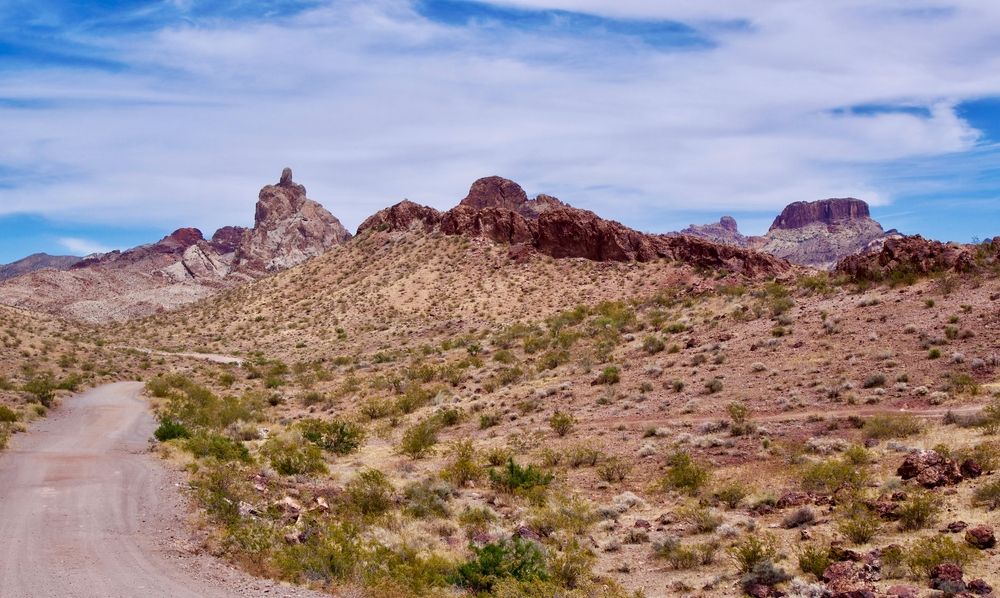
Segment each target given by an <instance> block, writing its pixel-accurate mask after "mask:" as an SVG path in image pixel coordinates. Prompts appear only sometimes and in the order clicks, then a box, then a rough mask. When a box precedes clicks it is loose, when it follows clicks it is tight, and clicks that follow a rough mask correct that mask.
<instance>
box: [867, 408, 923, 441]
mask: <svg viewBox="0 0 1000 598" xmlns="http://www.w3.org/2000/svg"><path fill="white" fill-rule="evenodd" d="M923 429H924V427H923V425H922V424H921V423H920V420H918V419H917V418H915V417H913V416H912V415H901V414H891V415H873V416H872V417H869V418H868V419H867V420H865V425H864V427H863V428H862V430H861V431H862V433H863V434H864V437H865V438H870V439H875V440H887V439H891V438H908V437H910V436H915V435H917V434H920V433H921V432H923Z"/></svg>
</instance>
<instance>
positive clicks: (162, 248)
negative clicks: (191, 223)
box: [153, 228, 205, 253]
mask: <svg viewBox="0 0 1000 598" xmlns="http://www.w3.org/2000/svg"><path fill="white" fill-rule="evenodd" d="M204 240H205V237H204V236H203V235H202V234H201V231H200V230H198V229H197V228H179V229H177V230H175V231H174V232H172V233H170V234H169V235H167V236H166V237H163V239H161V240H160V241H159V242H157V243H156V244H155V245H154V246H153V247H155V248H156V250H157V251H159V252H160V253H183V252H184V250H185V249H187V248H188V247H191V246H192V245H195V244H197V243H198V242H199V241H204Z"/></svg>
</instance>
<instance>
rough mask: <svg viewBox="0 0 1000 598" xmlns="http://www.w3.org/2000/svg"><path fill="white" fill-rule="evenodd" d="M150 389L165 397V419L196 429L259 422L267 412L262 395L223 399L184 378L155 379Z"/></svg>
mask: <svg viewBox="0 0 1000 598" xmlns="http://www.w3.org/2000/svg"><path fill="white" fill-rule="evenodd" d="M154 382H155V384H154ZM150 385H153V386H154V388H155V389H156V391H157V392H161V393H164V394H163V396H162V397H160V398H165V399H166V401H165V403H164V405H163V408H162V409H161V411H162V413H161V416H163V417H169V418H171V419H173V420H174V421H178V422H181V423H183V424H184V425H186V426H189V427H192V428H199V427H200V428H210V429H216V430H221V429H224V428H226V427H227V426H229V425H230V424H232V423H234V422H237V421H247V422H252V421H258V420H259V419H260V414H261V412H262V410H263V408H264V404H263V399H262V398H261V397H260V396H259V395H255V394H248V395H244V396H243V397H235V396H225V397H220V396H218V395H216V394H215V393H213V392H212V391H211V390H209V389H208V388H206V387H204V386H201V385H199V384H197V383H195V382H193V381H191V380H190V379H188V378H186V377H185V376H183V375H180V374H170V375H165V376H161V377H158V378H154V379H153V380H151V381H150V382H148V383H147V388H149V387H150ZM151 392H152V391H151Z"/></svg>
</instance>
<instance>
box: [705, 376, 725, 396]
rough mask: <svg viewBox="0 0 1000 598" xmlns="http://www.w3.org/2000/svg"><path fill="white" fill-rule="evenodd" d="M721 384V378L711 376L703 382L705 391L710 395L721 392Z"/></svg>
mask: <svg viewBox="0 0 1000 598" xmlns="http://www.w3.org/2000/svg"><path fill="white" fill-rule="evenodd" d="M722 386H723V385H722V379H721V378H712V379H711V380H709V381H708V382H706V383H705V391H706V392H708V394H710V395H714V394H715V393H718V392H722Z"/></svg>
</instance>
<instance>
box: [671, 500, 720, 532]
mask: <svg viewBox="0 0 1000 598" xmlns="http://www.w3.org/2000/svg"><path fill="white" fill-rule="evenodd" d="M677 516H678V517H679V518H680V519H681V521H684V522H686V523H688V524H690V525H691V527H692V528H693V529H694V531H695V532H696V533H699V534H707V533H710V532H714V531H715V530H716V528H718V527H719V526H720V525H722V517H721V516H719V515H718V514H717V513H715V512H714V511H712V509H710V508H708V507H704V506H702V505H700V504H697V503H692V504H688V505H685V506H683V507H680V508H679V509H677Z"/></svg>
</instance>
